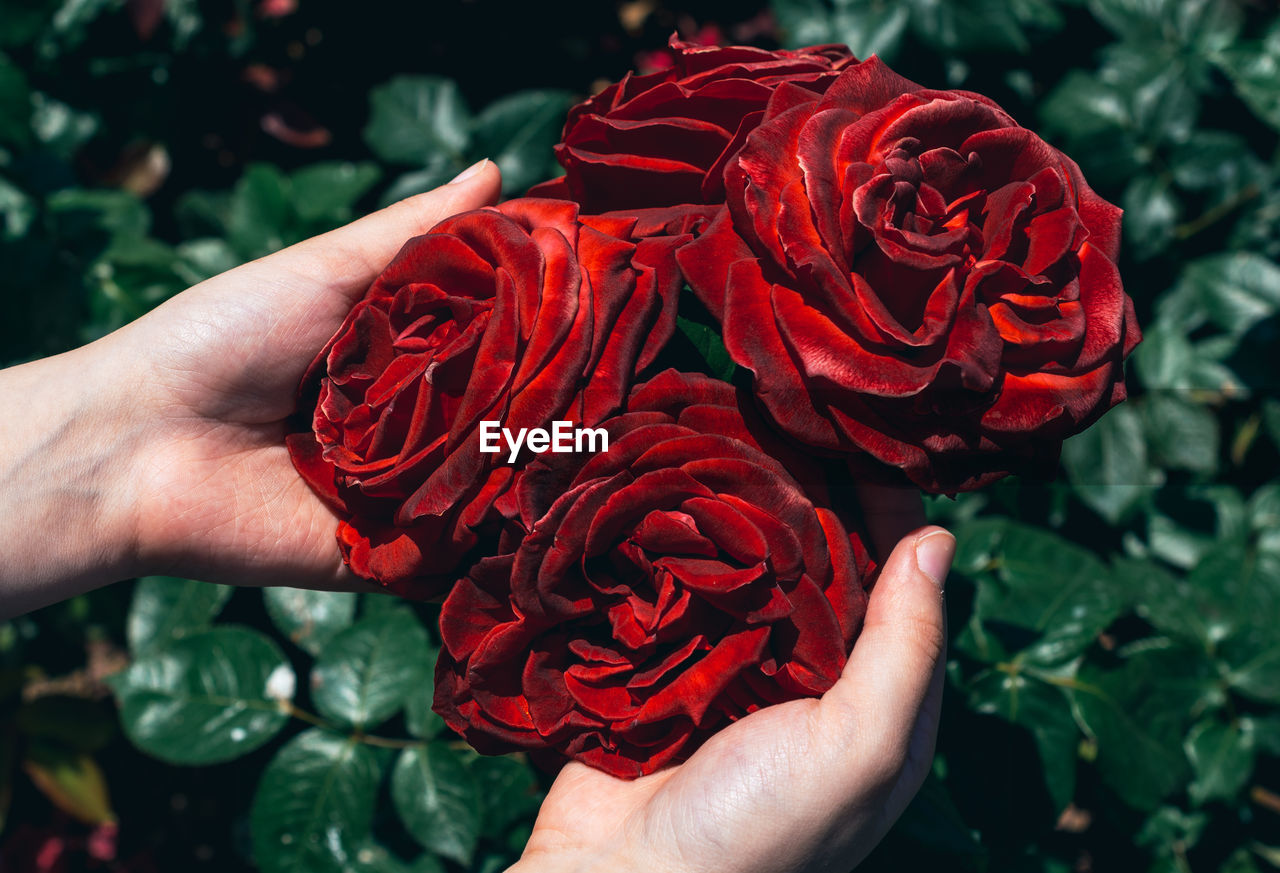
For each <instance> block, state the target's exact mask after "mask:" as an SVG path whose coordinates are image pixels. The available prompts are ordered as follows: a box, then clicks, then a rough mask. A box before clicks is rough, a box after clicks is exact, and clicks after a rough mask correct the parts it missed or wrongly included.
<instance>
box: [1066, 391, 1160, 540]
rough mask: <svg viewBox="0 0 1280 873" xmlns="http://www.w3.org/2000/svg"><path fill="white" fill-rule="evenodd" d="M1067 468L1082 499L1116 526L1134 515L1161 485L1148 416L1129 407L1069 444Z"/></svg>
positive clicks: (1120, 408)
mask: <svg viewBox="0 0 1280 873" xmlns="http://www.w3.org/2000/svg"><path fill="white" fill-rule="evenodd" d="M1062 465H1063V467H1064V468H1065V469H1066V471H1067V478H1068V479H1069V480H1070V481H1071V484H1072V486H1073V487H1074V489H1075V493H1076V495H1077V496H1078V497H1079V498H1080V499H1081V500H1082V501H1084V503H1085V504H1086V505H1087V506H1089V507H1090V508H1091V509H1093V510H1094V511H1095V512H1097V513H1098V514H1099V515H1101V516H1102V517H1103V518H1105V519H1106V520H1107V521H1109V522H1111V523H1112V524H1115V523H1117V522H1119V521H1120V520H1121V519H1123V518H1124V517H1125V516H1126V515H1128V514H1129V511H1130V510H1131V509H1133V507H1134V506H1135V505H1136V504H1137V503H1138V501H1140V500H1142V498H1143V497H1144V496H1146V495H1147V494H1148V493H1149V492H1150V491H1151V490H1152V488H1153V486H1154V485H1155V483H1156V471H1154V470H1153V469H1152V468H1151V465H1150V463H1149V462H1148V460H1147V442H1146V438H1145V435H1144V434H1143V432H1142V417H1141V415H1140V414H1139V413H1138V410H1136V409H1135V408H1134V407H1133V406H1132V405H1129V404H1121V405H1120V406H1117V407H1116V408H1115V409H1112V410H1111V411H1110V412H1108V413H1107V414H1106V415H1104V416H1103V417H1102V418H1101V419H1100V420H1099V421H1098V422H1097V423H1096V424H1094V425H1093V426H1092V427H1090V428H1089V429H1088V430H1086V431H1084V432H1083V433H1080V434H1077V435H1076V436H1073V437H1071V438H1070V439H1069V440H1067V441H1066V442H1065V443H1063V446H1062Z"/></svg>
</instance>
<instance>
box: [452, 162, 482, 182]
mask: <svg viewBox="0 0 1280 873" xmlns="http://www.w3.org/2000/svg"><path fill="white" fill-rule="evenodd" d="M488 163H489V159H488V158H485V159H484V160H483V161H476V162H475V163H474V164H472V165H471V166H469V167H467V168H466V169H465V170H463V171H462V172H461V173H459V174H458V175H456V176H454V177H453V178H452V179H450V180H449V184H450V185H456V184H458V183H459V182H465V181H467V180H468V179H470V178H471V177H472V176H474V175H475V174H476V173H479V172H480V171H481V170H483V169H484V168H485V167H486V166H487V165H488Z"/></svg>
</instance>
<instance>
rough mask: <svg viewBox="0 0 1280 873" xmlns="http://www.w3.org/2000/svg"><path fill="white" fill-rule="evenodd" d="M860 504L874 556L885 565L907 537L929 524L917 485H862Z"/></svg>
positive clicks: (859, 494)
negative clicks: (894, 550)
mask: <svg viewBox="0 0 1280 873" xmlns="http://www.w3.org/2000/svg"><path fill="white" fill-rule="evenodd" d="M858 505H859V506H861V507H862V517H863V520H864V521H865V522H866V526H867V535H868V536H869V537H870V539H871V553H872V556H873V557H874V558H875V559H876V560H877V561H878V562H880V563H881V564H883V563H884V561H885V560H886V559H887V557H888V556H889V553H890V552H892V551H893V549H894V546H896V545H897V544H898V542H899V541H900V540H901V539H902V538H903V537H905V536H906V535H907V534H908V533H910V532H911V531H913V530H915V529H916V528H918V527H921V526H923V525H924V522H925V519H924V502H923V501H922V500H921V499H920V492H919V490H918V489H916V487H915V486H914V485H912V486H901V485H859V486H858Z"/></svg>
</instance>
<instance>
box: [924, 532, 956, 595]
mask: <svg viewBox="0 0 1280 873" xmlns="http://www.w3.org/2000/svg"><path fill="white" fill-rule="evenodd" d="M914 547H915V557H916V569H918V570H919V571H920V572H921V573H922V574H924V575H925V576H926V577H928V579H929V580H930V581H931V582H933V584H934V585H936V586H938V589H939V590H943V589H944V588H945V587H946V581H947V573H948V572H950V570H951V560H952V558H954V557H955V554H956V538H955V537H954V536H952V534H951V532H950V531H948V530H945V529H944V528H940V527H938V526H936V525H932V526H930V527H926V528H922V529H921V530H919V531H918V532H917V533H916V536H915V540H914Z"/></svg>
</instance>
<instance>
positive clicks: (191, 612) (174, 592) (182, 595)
mask: <svg viewBox="0 0 1280 873" xmlns="http://www.w3.org/2000/svg"><path fill="white" fill-rule="evenodd" d="M234 590H235V589H234V588H232V587H231V586H229V585H214V584H212V583H210V582H197V581H195V580H193V579H175V578H173V577H171V576H147V577H145V578H143V579H139V580H138V584H137V587H135V588H134V590H133V603H132V604H131V605H130V607H129V618H128V622H127V624H126V625H125V635H126V637H127V638H128V640H129V651H130V652H132V653H133V654H134V656H135V657H136V656H140V655H146V654H148V653H150V652H151V651H153V650H155V649H157V648H160V647H163V646H166V645H168V644H169V643H171V642H173V641H174V640H180V639H182V638H183V637H186V636H189V635H191V634H194V633H199V632H200V631H203V630H204V629H205V628H207V627H209V625H211V624H213V620H214V619H215V618H217V617H218V613H219V612H221V611H222V607H223V606H225V605H226V603H227V600H228V599H229V598H230V597H231V594H232V592H233V591H234Z"/></svg>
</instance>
